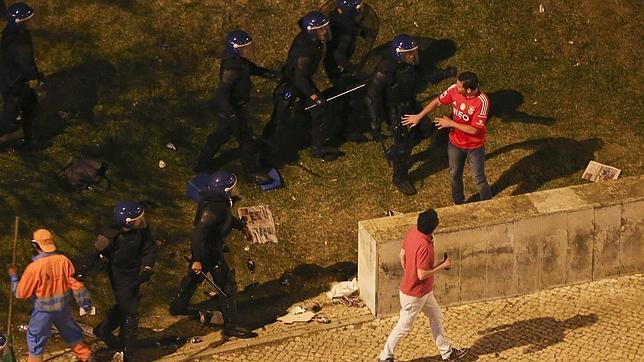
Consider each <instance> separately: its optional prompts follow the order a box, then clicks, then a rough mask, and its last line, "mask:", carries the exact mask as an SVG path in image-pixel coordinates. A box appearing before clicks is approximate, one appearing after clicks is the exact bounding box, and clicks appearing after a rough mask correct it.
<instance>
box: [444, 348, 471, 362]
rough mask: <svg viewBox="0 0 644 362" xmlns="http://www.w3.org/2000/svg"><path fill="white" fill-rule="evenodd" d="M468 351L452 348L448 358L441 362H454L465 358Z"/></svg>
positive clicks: (466, 349)
mask: <svg viewBox="0 0 644 362" xmlns="http://www.w3.org/2000/svg"><path fill="white" fill-rule="evenodd" d="M469 351H470V350H469V349H468V348H461V349H458V348H452V353H450V354H449V357H447V358H444V359H443V361H456V360H457V359H461V358H463V357H465V355H466V354H467V352H469Z"/></svg>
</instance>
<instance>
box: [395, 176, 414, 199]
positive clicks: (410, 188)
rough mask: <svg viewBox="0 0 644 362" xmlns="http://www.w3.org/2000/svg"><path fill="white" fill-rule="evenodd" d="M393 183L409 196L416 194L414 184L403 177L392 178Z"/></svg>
mask: <svg viewBox="0 0 644 362" xmlns="http://www.w3.org/2000/svg"><path fill="white" fill-rule="evenodd" d="M394 185H395V186H396V187H397V188H398V190H399V191H400V192H402V193H403V194H405V195H407V196H411V195H414V194H416V188H415V187H414V185H413V184H412V183H411V181H409V180H407V179H404V180H396V179H394Z"/></svg>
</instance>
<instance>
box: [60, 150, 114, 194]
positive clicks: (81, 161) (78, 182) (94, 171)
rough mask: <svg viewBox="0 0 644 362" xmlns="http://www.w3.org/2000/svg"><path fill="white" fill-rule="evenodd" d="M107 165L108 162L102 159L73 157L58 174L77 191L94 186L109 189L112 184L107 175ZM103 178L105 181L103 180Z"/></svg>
mask: <svg viewBox="0 0 644 362" xmlns="http://www.w3.org/2000/svg"><path fill="white" fill-rule="evenodd" d="M107 166H108V165H107V163H105V162H103V161H100V160H90V159H85V158H75V157H72V158H70V159H69V162H68V163H67V166H65V167H64V168H63V169H62V170H61V171H60V172H59V173H58V174H59V175H60V176H61V177H62V178H64V179H65V180H66V181H67V183H68V184H69V185H70V186H71V187H72V189H74V190H76V191H83V190H88V189H89V190H91V189H94V188H95V189H98V190H101V191H107V190H108V189H109V188H110V186H111V182H110V180H109V179H108V178H107V176H106V175H105V173H106V172H107ZM103 180H104V181H105V182H102V181H103ZM101 183H103V184H104V185H101Z"/></svg>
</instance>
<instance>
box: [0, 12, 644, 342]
mask: <svg viewBox="0 0 644 362" xmlns="http://www.w3.org/2000/svg"><path fill="white" fill-rule="evenodd" d="M367 3H368V4H370V5H371V6H372V7H373V8H374V9H375V10H376V12H377V13H378V15H379V16H380V33H379V35H378V39H377V41H376V43H377V44H383V43H385V42H386V41H388V40H390V39H391V38H392V37H393V36H394V35H395V34H397V33H402V32H406V33H410V34H413V35H416V36H419V37H424V38H429V39H443V43H447V44H453V45H454V47H455V48H454V51H453V54H449V57H448V58H447V59H445V60H443V61H442V62H440V63H439V64H438V66H441V67H442V66H446V65H455V66H457V67H458V68H459V70H472V71H474V72H476V73H477V74H478V75H479V77H480V79H481V80H482V89H483V90H484V91H486V92H488V94H489V95H490V97H491V99H492V103H493V107H495V108H494V115H493V117H491V118H490V120H489V123H488V125H489V128H488V140H487V144H486V149H487V154H488V159H487V175H488V179H489V181H490V183H491V185H493V188H494V189H495V190H496V191H497V192H498V195H497V196H496V197H499V196H507V195H513V194H517V193H523V192H531V191H536V190H544V189H550V188H556V187H562V186H567V185H574V184H579V183H582V182H584V181H583V180H581V179H580V176H581V172H582V171H583V169H584V167H585V165H586V164H587V163H588V161H589V160H591V159H594V160H597V161H599V162H602V163H606V164H609V165H613V166H616V167H618V168H621V169H622V170H623V173H622V175H623V176H629V175H637V174H641V173H642V171H643V170H644V165H643V164H642V157H641V156H640V153H641V149H642V146H643V142H642V141H643V139H644V122H643V121H642V119H641V113H640V112H642V111H644V107H642V98H641V97H642V96H643V93H642V84H644V79H643V76H642V61H641V56H642V51H641V49H642V40H641V39H644V32H643V26H642V24H643V19H642V11H643V10H644V6H643V3H642V2H641V1H635V0H620V1H612V0H587V1H554V0H541V1H512V0H496V1H483V0H474V1H400V0H399V1H394V0H372V1H370V2H369V1H367ZM539 4H543V5H544V9H545V12H544V13H540V12H539ZM320 5H321V2H319V1H309V0H306V1H305V0H297V1H293V0H291V1H286V0H264V1H249V0H233V1H221V0H202V1H196V0H172V1H171V0H154V1H153V0H139V1H131V0H121V1H108V0H102V1H99V0H94V1H89V0H73V1H70V0H67V1H44V0H34V7H35V8H36V16H35V17H34V19H33V21H32V29H33V31H32V36H33V39H34V43H35V52H36V56H37V63H38V65H39V67H40V69H41V70H42V71H43V72H45V74H46V76H47V79H46V85H45V86H44V88H43V89H42V90H41V93H42V94H41V98H40V101H41V108H40V114H39V123H40V125H39V130H40V134H41V136H42V137H43V139H44V142H43V149H41V150H38V151H31V152H23V151H16V152H13V151H12V150H11V147H12V142H13V141H11V140H6V142H5V143H4V144H0V148H1V149H2V151H1V152H0V214H1V215H3V216H2V217H0V230H1V232H0V241H1V244H0V245H1V246H0V265H3V266H4V265H6V264H7V263H8V262H9V261H10V258H11V248H10V245H11V239H12V235H13V230H12V226H13V217H14V215H19V216H20V217H21V220H22V221H23V222H22V228H21V233H20V247H19V256H18V260H19V263H20V265H21V266H24V265H25V264H26V263H27V262H28V260H29V257H30V245H29V242H28V240H30V231H31V230H32V229H34V228H37V227H47V228H50V229H52V230H53V231H54V232H55V233H56V235H57V236H58V245H59V248H60V249H62V250H63V251H64V252H66V253H68V254H70V255H74V254H77V253H79V252H80V251H84V250H86V249H87V248H89V247H90V245H91V244H92V242H93V240H94V238H95V231H96V229H97V227H99V226H100V225H102V224H104V223H106V222H107V221H108V220H109V218H110V214H111V209H112V207H113V206H114V204H115V203H116V202H117V201H119V200H122V199H138V200H144V201H146V202H148V205H150V206H149V208H148V210H147V215H148V217H149V222H150V223H151V225H152V227H153V231H154V233H155V236H156V237H158V238H163V239H166V240H167V242H168V243H167V245H166V246H165V247H164V248H163V249H162V251H161V254H160V258H159V262H158V264H159V265H158V266H157V268H156V271H157V272H156V274H155V276H154V277H153V281H152V283H151V285H149V286H147V287H145V289H144V297H143V304H144V306H145V308H144V309H146V310H150V308H151V307H153V306H154V305H156V306H158V307H161V306H164V305H165V303H167V301H168V300H169V298H170V296H171V295H172V294H173V292H174V288H175V286H176V285H178V282H179V280H180V278H181V277H182V275H183V274H184V272H185V262H183V261H182V257H181V256H182V255H188V253H189V245H188V243H187V241H186V240H187V235H188V232H189V231H190V230H191V227H192V219H193V217H194V210H195V207H194V204H192V203H191V202H190V201H188V200H187V199H186V198H185V184H186V182H187V180H188V179H189V178H191V177H192V171H191V166H192V164H193V162H194V160H195V158H196V154H197V152H198V150H199V148H200V146H201V145H202V143H203V142H204V141H205V137H206V135H207V134H208V133H209V132H211V130H212V129H213V128H214V127H215V124H216V122H217V120H216V117H215V115H214V110H213V109H212V105H211V102H210V100H211V98H212V96H213V91H214V89H215V88H216V85H217V82H218V60H217V58H216V56H217V54H218V52H219V51H220V50H221V45H220V44H221V43H222V39H223V36H224V34H225V32H226V31H228V30H232V29H233V28H235V27H240V28H243V29H246V30H247V31H248V32H249V33H250V34H251V35H252V36H253V37H254V40H255V52H256V60H257V62H258V63H259V64H262V65H265V66H268V67H271V68H278V67H279V66H280V65H281V64H282V63H283V62H284V60H285V58H286V53H287V51H288V47H289V45H290V42H291V40H292V38H293V37H294V36H295V34H296V33H297V31H298V29H297V25H296V21H297V19H298V18H299V17H300V16H302V15H303V14H304V13H306V12H307V11H309V10H311V9H314V8H317V7H319V6H320ZM430 49H431V48H430ZM637 49H640V50H639V51H638V50H637ZM449 84H450V81H449V80H446V81H443V82H442V83H440V84H438V85H430V86H429V87H428V88H427V89H426V91H424V92H423V94H422V95H421V96H419V98H422V97H426V96H429V95H433V94H438V93H440V92H442V91H443V90H444V89H445V88H446V87H447V86H449ZM273 86H274V83H271V82H270V81H265V80H260V79H257V80H256V81H255V88H256V90H257V91H256V92H255V93H254V95H253V100H252V103H251V107H250V109H251V110H252V113H253V114H254V116H255V118H256V120H257V122H256V124H255V125H254V127H255V129H256V130H257V131H258V132H259V131H260V130H261V128H262V126H263V124H265V122H266V121H267V119H268V117H269V115H270V112H271V104H270V97H271V92H272V88H273ZM60 111H64V112H68V113H69V116H63V117H61V116H60V114H59V112H60ZM447 112H449V110H448V109H444V113H447ZM168 142H172V143H174V144H175V145H176V146H177V151H171V150H169V149H167V148H166V147H165V145H166V144H167V143H168ZM389 142H390V141H389ZM235 148H236V145H235V144H234V143H233V142H231V143H230V144H229V145H227V149H226V154H227V155H228V156H230V155H231V153H233V152H234V149H235ZM342 150H343V151H344V152H346V156H345V157H344V158H342V159H341V160H339V161H336V162H332V163H326V162H322V161H319V160H315V159H311V158H310V157H309V156H308V154H307V152H301V153H300V160H299V162H301V165H303V166H305V167H306V168H308V169H310V170H312V171H314V172H315V173H317V174H319V176H320V177H316V176H313V175H312V174H311V173H309V172H306V171H305V170H304V169H303V168H301V167H296V166H295V165H287V166H285V167H283V168H282V169H281V172H282V174H283V176H284V178H285V180H286V182H287V187H286V188H284V189H281V190H277V191H273V192H268V193H262V192H260V191H259V190H258V188H256V187H255V186H253V185H249V184H242V185H241V187H240V191H241V194H242V201H241V203H240V205H241V206H244V205H257V204H268V205H270V207H271V209H272V210H273V214H274V216H275V218H276V222H277V223H278V225H277V227H278V236H279V239H280V240H279V243H278V244H276V245H262V246H251V247H250V251H248V252H245V251H243V248H244V246H245V242H243V241H242V238H241V236H240V235H237V234H235V235H234V236H233V237H232V238H231V240H230V244H231V249H232V253H231V257H232V261H233V263H234V265H235V266H236V267H237V269H238V272H237V278H238V283H239V286H240V288H242V289H243V288H244V287H245V286H246V285H249V284H251V283H255V282H257V283H265V282H269V281H274V280H277V279H279V278H280V276H281V275H282V274H283V273H285V272H289V271H293V270H295V271H294V272H291V275H292V277H293V278H296V279H297V278H299V279H298V283H297V284H292V285H291V287H285V288H283V289H279V290H280V293H281V292H284V294H287V295H289V296H290V298H291V300H292V301H297V300H299V299H298V298H300V297H301V296H302V295H303V294H307V293H313V292H315V291H319V290H321V289H322V288H325V283H326V282H328V281H329V280H331V279H336V278H342V277H345V276H346V274H350V271H348V272H347V270H346V269H347V268H346V267H347V266H349V269H351V266H352V264H351V263H357V256H356V254H357V222H358V220H361V219H368V218H374V217H380V216H384V213H385V212H386V211H387V210H396V211H399V212H411V211H417V210H421V209H425V208H427V207H442V206H447V205H450V204H451V197H450V184H449V179H448V172H447V158H446V151H445V144H444V142H443V141H442V139H441V137H436V138H434V139H430V140H425V141H423V142H422V143H421V144H420V145H419V146H417V147H416V148H415V150H414V153H415V156H414V159H415V163H414V166H413V168H412V171H411V175H412V177H413V179H414V183H415V185H416V187H417V188H418V191H419V192H418V194H417V195H415V196H413V197H405V196H404V195H402V194H400V193H399V192H397V191H396V190H395V187H394V186H393V185H392V184H391V170H390V168H389V166H388V164H387V162H386V161H385V160H384V158H383V156H382V151H381V149H380V146H379V145H378V144H376V143H373V142H371V143H368V144H344V145H343V146H342ZM72 155H74V156H80V157H88V158H100V159H104V160H106V161H107V162H108V163H109V164H110V165H111V167H110V177H111V179H112V181H113V187H112V189H111V190H110V191H109V192H107V193H101V192H83V193H78V192H71V191H69V190H68V189H67V188H66V186H65V185H64V184H63V183H62V182H61V181H60V180H59V179H58V178H57V176H56V172H57V171H58V170H59V169H60V168H61V167H62V166H63V165H64V164H65V162H66V160H67V159H68V158H69V157H70V156H72ZM161 159H162V160H164V161H165V162H166V163H167V167H166V168H164V169H160V168H159V167H158V166H157V165H158V161H159V160H161ZM219 161H220V162H221V163H222V164H223V163H224V162H227V165H228V167H229V168H231V169H233V170H239V169H240V165H239V163H238V161H236V160H231V158H230V157H227V156H224V157H223V158H220V159H219ZM465 179H466V192H467V193H468V195H471V194H473V193H474V192H475V191H474V188H473V185H472V183H471V181H470V177H469V170H466V176H465ZM248 258H252V259H253V260H254V261H255V262H256V264H257V271H256V272H255V273H254V274H251V273H249V272H248V271H247V269H246V268H245V267H244V264H245V262H246V260H247V259H248ZM340 262H347V263H345V264H338V263H340ZM87 284H88V287H89V289H90V291H91V292H92V293H93V295H94V297H95V300H96V303H97V304H98V307H99V310H100V311H105V309H106V308H107V306H108V305H109V304H111V300H112V296H111V291H110V290H109V287H108V286H107V281H106V277H105V275H104V274H100V275H97V276H95V277H92V278H90V281H89V282H88V283H87ZM267 285H272V284H270V283H269V284H267ZM295 285H297V288H296V287H295ZM1 295H2V298H0V320H5V317H6V309H7V308H6V305H7V302H6V301H7V295H8V285H6V287H3V288H2V293H1ZM17 310H18V311H17V315H16V316H15V319H16V322H14V324H16V323H23V322H24V321H26V320H27V319H28V316H27V311H28V306H27V303H20V304H19V306H18V309H17ZM144 315H145V316H146V318H149V317H150V313H144ZM98 320H99V319H98V318H96V319H94V320H91V321H90V323H97V322H98ZM18 336H19V337H18V338H17V339H19V340H21V339H22V337H20V336H22V335H18Z"/></svg>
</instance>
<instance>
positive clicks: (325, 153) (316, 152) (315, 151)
mask: <svg viewBox="0 0 644 362" xmlns="http://www.w3.org/2000/svg"><path fill="white" fill-rule="evenodd" d="M310 154H311V157H314V158H321V159H322V160H323V161H335V160H337V159H338V158H340V157H342V156H344V152H342V151H340V150H339V149H337V148H336V147H332V146H317V147H314V148H312V149H311V151H310Z"/></svg>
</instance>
